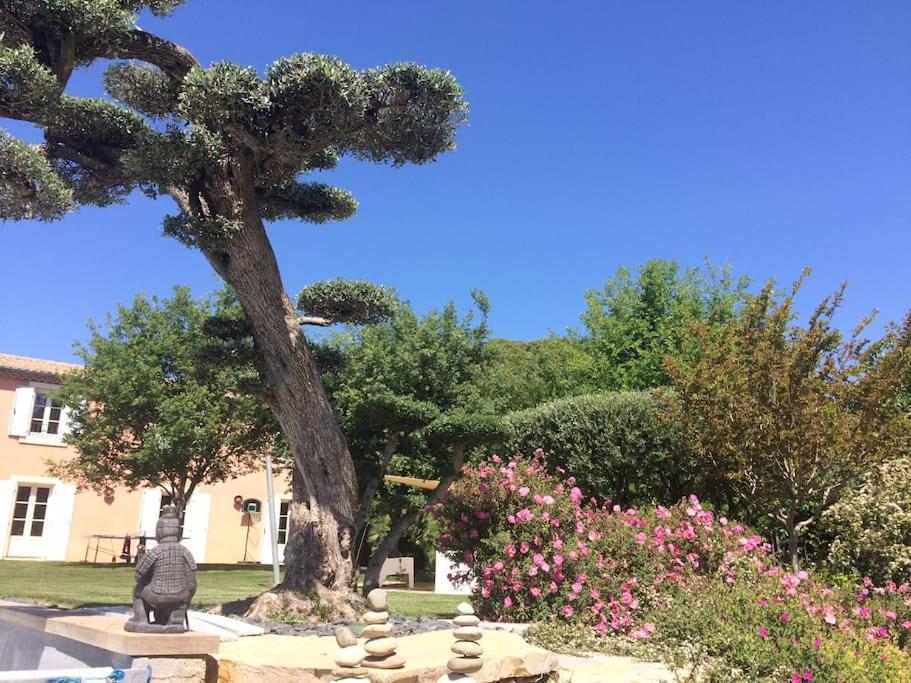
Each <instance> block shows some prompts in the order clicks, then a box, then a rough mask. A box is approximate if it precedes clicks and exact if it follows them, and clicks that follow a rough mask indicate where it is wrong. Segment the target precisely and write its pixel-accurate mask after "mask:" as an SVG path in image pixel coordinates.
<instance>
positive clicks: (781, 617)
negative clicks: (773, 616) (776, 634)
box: [778, 612, 791, 624]
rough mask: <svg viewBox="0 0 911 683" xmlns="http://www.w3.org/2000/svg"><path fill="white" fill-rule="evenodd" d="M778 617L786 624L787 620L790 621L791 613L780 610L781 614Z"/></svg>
mask: <svg viewBox="0 0 911 683" xmlns="http://www.w3.org/2000/svg"><path fill="white" fill-rule="evenodd" d="M778 618H779V619H781V620H782V621H783V622H784V623H786V624H787V623H788V622H789V621H791V615H790V614H788V613H787V612H782V613H781V616H779V617H778Z"/></svg>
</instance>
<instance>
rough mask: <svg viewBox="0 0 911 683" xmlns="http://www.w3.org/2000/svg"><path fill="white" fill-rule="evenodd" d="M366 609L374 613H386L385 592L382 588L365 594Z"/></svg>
mask: <svg viewBox="0 0 911 683" xmlns="http://www.w3.org/2000/svg"><path fill="white" fill-rule="evenodd" d="M367 609H371V610H373V611H374V612H385V611H386V591H384V590H383V589H382V588H374V589H373V590H372V591H370V592H369V593H367Z"/></svg>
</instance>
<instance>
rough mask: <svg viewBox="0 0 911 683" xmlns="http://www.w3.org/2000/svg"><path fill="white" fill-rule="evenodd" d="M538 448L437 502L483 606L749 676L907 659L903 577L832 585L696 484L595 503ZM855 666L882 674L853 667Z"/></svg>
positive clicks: (484, 469) (830, 672) (494, 466)
mask: <svg viewBox="0 0 911 683" xmlns="http://www.w3.org/2000/svg"><path fill="white" fill-rule="evenodd" d="M543 458H544V456H543V453H541V452H540V451H538V452H537V453H536V454H535V456H534V457H533V458H522V457H516V458H514V459H512V460H510V461H508V462H503V461H502V460H501V459H500V458H498V457H496V456H494V457H493V458H491V460H490V461H488V462H485V463H482V464H480V465H478V466H476V467H467V468H465V470H464V471H463V476H462V478H461V479H460V480H459V482H458V483H457V484H456V485H455V486H454V487H453V489H452V490H451V491H450V494H449V498H448V499H447V500H445V501H444V502H443V503H442V504H440V505H439V506H437V507H436V508H435V509H434V514H435V516H436V518H437V519H438V521H439V523H440V528H441V539H440V542H441V544H442V549H443V550H444V551H445V552H447V553H448V554H449V555H450V557H451V558H452V559H454V560H456V561H458V562H461V563H464V564H465V565H466V566H467V567H468V569H467V571H466V573H465V574H464V575H462V576H458V577H453V578H455V579H457V580H458V579H460V580H464V581H474V586H475V587H474V590H475V592H476V594H477V595H476V598H477V600H476V605H478V607H479V611H480V612H481V613H482V614H483V616H485V617H488V618H492V619H500V620H504V621H532V622H541V623H555V622H554V619H555V617H556V618H557V620H558V621H557V622H556V623H557V624H559V622H564V623H572V624H574V628H576V627H578V626H579V625H585V624H587V625H590V626H591V627H593V631H594V632H597V633H599V634H601V635H602V636H613V638H611V639H605V640H604V642H605V643H613V644H617V643H623V644H625V646H637V645H636V644H638V646H637V647H651V648H654V652H653V654H658V653H663V656H666V657H668V658H671V655H670V654H668V653H676V654H679V653H680V652H684V653H686V654H687V657H688V658H689V659H688V662H687V663H689V664H691V665H692V664H693V663H694V662H700V663H701V662H706V661H708V662H715V663H716V664H718V663H723V666H721V665H720V664H719V666H721V668H724V667H725V666H726V667H728V669H727V674H725V675H728V676H730V675H733V674H732V673H731V672H741V674H744V673H745V674H748V675H746V678H748V679H750V680H765V679H766V677H768V678H767V679H768V680H785V681H786V680H792V681H797V680H798V678H795V676H797V677H799V680H800V681H809V680H816V681H829V680H831V681H842V680H844V681H853V680H871V681H873V680H883V681H893V680H904V679H902V678H901V677H900V676H899V674H896V673H895V672H896V671H903V670H908V671H911V657H909V656H908V650H909V648H911V586H909V585H908V584H896V583H888V584H885V585H883V586H876V585H874V584H873V582H872V581H870V580H867V581H865V583H864V585H861V586H859V587H857V589H856V590H853V591H849V590H847V589H839V590H836V589H832V588H827V587H825V586H823V585H822V584H820V583H819V582H818V581H816V580H815V579H813V578H812V577H811V576H810V575H809V573H807V572H799V573H796V574H794V573H790V572H788V571H785V570H784V569H782V568H781V567H780V566H779V565H778V564H777V563H776V562H775V560H774V558H773V556H772V555H771V548H770V546H769V545H768V544H767V543H766V542H765V541H764V540H763V539H762V538H761V537H760V536H758V535H756V534H755V533H754V532H752V531H751V530H749V529H747V528H745V527H743V526H741V525H739V524H735V523H732V522H729V521H728V520H726V519H724V518H718V517H716V516H715V514H714V513H713V512H712V511H710V510H706V509H704V508H703V507H702V505H701V504H700V502H699V500H698V499H697V498H696V497H695V496H690V497H689V498H688V499H685V500H683V501H681V502H680V503H678V504H676V505H673V506H670V507H667V508H665V507H662V506H658V507H656V508H654V509H648V510H636V509H621V508H619V507H617V506H613V505H611V504H610V503H607V504H598V503H596V502H595V501H594V500H592V499H586V497H585V496H584V494H583V492H582V491H580V490H579V488H578V487H577V486H576V485H575V481H574V480H573V478H572V477H565V476H563V473H562V472H560V471H559V470H558V475H557V476H554V475H550V474H548V472H547V471H546V469H545V466H544V460H543ZM606 649H608V650H609V649H611V647H607V646H606ZM675 663H677V664H680V663H681V662H680V661H675ZM852 667H854V668H856V669H857V670H861V669H864V670H866V671H869V672H877V671H879V672H882V675H881V676H880V674H876V673H870V674H869V676H867V677H864V678H856V677H850V676H847V673H846V672H850V671H852V670H853V669H852ZM725 675H722V676H721V678H722V679H723V678H724V676H725ZM897 676H898V677H897ZM711 679H712V676H711V675H708V680H711Z"/></svg>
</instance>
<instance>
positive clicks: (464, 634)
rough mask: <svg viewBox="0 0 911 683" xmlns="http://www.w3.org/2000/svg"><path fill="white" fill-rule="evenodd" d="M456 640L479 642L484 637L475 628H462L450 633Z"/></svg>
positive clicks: (479, 630)
mask: <svg viewBox="0 0 911 683" xmlns="http://www.w3.org/2000/svg"><path fill="white" fill-rule="evenodd" d="M452 635H453V637H454V638H455V639H456V640H481V636H482V635H484V634H483V633H482V632H481V629H479V628H478V627H477V626H462V627H461V628H457V629H456V630H455V631H453V632H452Z"/></svg>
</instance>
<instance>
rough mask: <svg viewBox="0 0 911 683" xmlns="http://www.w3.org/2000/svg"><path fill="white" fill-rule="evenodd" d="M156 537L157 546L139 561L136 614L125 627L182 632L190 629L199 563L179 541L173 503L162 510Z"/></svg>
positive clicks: (135, 598) (140, 631) (162, 631)
mask: <svg viewBox="0 0 911 683" xmlns="http://www.w3.org/2000/svg"><path fill="white" fill-rule="evenodd" d="M155 538H157V539H158V545H157V546H155V547H154V548H152V549H151V550H149V551H148V552H146V553H145V554H144V555H143V556H142V557H141V558H140V559H139V561H138V562H137V563H136V587H135V588H134V589H133V617H132V618H131V619H130V620H129V621H127V623H126V624H125V625H124V629H125V630H127V631H132V632H136V633H183V632H184V631H186V630H187V609H188V608H189V606H190V600H192V599H193V594H194V593H196V562H195V561H194V560H193V555H192V554H191V553H190V551H189V550H187V549H186V548H185V547H183V546H182V545H181V544H180V520H179V519H178V518H177V508H176V507H174V506H173V505H168V506H166V507H165V508H164V510H163V511H162V513H161V517H160V518H159V520H158V525H157V527H156V529H155ZM153 617H154V619H153Z"/></svg>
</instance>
